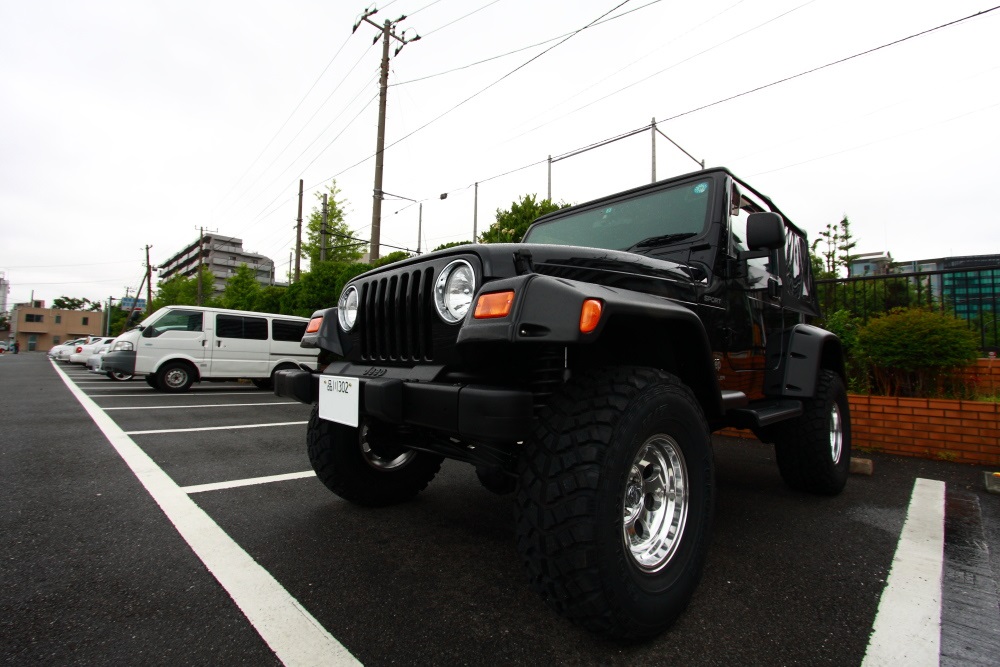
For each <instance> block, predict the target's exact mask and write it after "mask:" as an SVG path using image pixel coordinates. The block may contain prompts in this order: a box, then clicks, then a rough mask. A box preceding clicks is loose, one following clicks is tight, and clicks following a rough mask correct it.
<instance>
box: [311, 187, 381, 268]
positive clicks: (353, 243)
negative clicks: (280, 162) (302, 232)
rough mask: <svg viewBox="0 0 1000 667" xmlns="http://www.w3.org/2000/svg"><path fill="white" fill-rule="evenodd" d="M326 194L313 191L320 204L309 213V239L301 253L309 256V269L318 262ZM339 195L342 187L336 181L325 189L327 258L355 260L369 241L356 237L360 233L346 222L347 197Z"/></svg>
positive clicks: (340, 260)
mask: <svg viewBox="0 0 1000 667" xmlns="http://www.w3.org/2000/svg"><path fill="white" fill-rule="evenodd" d="M323 194H324V193H323V192H316V193H314V196H315V197H316V200H317V202H318V203H317V206H314V207H313V210H312V213H311V214H310V215H309V220H308V223H307V224H306V240H305V243H303V244H302V254H303V255H305V256H307V257H308V258H309V266H310V268H311V267H314V266H316V265H317V264H319V257H320V248H321V238H320V232H321V229H322V226H323ZM339 194H340V188H338V187H337V181H336V180H333V181H331V182H330V185H329V186H327V189H326V195H327V205H326V208H327V213H326V261H328V262H356V261H357V260H359V259H361V257H362V255H364V251H365V248H366V247H367V245H368V243H367V242H366V241H358V240H356V239H355V238H353V237H355V236H357V234H355V233H354V232H352V231H351V229H350V227H348V226H347V223H346V222H345V221H344V214H345V210H344V209H345V207H346V206H347V200H346V199H340V200H338V199H337V195H339Z"/></svg>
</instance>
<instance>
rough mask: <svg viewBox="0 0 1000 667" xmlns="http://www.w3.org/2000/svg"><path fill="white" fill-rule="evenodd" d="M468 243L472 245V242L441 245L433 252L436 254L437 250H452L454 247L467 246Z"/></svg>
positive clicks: (453, 242)
mask: <svg viewBox="0 0 1000 667" xmlns="http://www.w3.org/2000/svg"><path fill="white" fill-rule="evenodd" d="M483 234H484V235H485V234H486V232H483ZM470 243H472V241H452V242H451V243H442V244H441V245H439V246H438V247H436V248H434V252H437V251H438V250H447V249H448V248H454V247H455V246H460V245H469V244H470Z"/></svg>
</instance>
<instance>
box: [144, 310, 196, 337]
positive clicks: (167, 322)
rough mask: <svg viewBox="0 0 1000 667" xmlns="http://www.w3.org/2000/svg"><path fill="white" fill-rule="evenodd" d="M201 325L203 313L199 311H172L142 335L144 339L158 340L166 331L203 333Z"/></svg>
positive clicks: (158, 319)
mask: <svg viewBox="0 0 1000 667" xmlns="http://www.w3.org/2000/svg"><path fill="white" fill-rule="evenodd" d="M201 324H202V313H200V312H199V311H196V310H172V311H170V312H169V313H167V314H165V315H164V316H163V317H160V318H157V320H156V321H155V322H153V324H152V325H151V326H148V327H146V328H145V329H144V330H143V332H142V335H143V337H144V338H156V337H157V336H159V335H160V334H162V333H164V332H166V331H201Z"/></svg>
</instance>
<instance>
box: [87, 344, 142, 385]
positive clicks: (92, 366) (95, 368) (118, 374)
mask: <svg viewBox="0 0 1000 667" xmlns="http://www.w3.org/2000/svg"><path fill="white" fill-rule="evenodd" d="M116 340H118V339H117V338H115V339H114V340H107V341H104V343H102V344H101V346H100V347H99V348H97V351H96V352H94V354H92V355H90V358H89V359H87V368H88V369H89V370H90V371H91V372H92V373H100V374H101V375H107V376H108V377H109V378H111V379H112V380H118V381H119V382H124V381H126V380H131V379H132V378H133V377H135V376H134V375H133V374H131V373H123V372H122V371H106V370H104V363H103V362H104V355H106V354H107V353H108V352H109V351H110V350H111V345H112V344H114V342H115V341H116Z"/></svg>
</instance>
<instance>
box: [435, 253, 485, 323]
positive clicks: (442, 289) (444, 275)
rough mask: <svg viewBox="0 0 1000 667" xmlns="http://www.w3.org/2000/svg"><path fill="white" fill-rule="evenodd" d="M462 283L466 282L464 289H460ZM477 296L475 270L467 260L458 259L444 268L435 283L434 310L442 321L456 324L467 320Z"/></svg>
mask: <svg viewBox="0 0 1000 667" xmlns="http://www.w3.org/2000/svg"><path fill="white" fill-rule="evenodd" d="M460 281H464V282H465V287H464V289H458V283H459V282H460ZM475 295H476V272H475V270H474V269H473V268H472V265H471V264H469V262H467V261H466V260H464V259H456V260H455V261H453V262H451V263H450V264H448V265H447V266H446V267H444V270H442V271H441V273H440V275H438V279H437V281H436V282H435V283H434V308H435V309H436V310H437V313H438V316H439V317H440V318H441V319H442V320H444V321H445V322H447V323H448V324H455V323H457V322H461V321H462V320H463V319H465V316H466V315H467V314H468V312H469V310H470V309H471V308H472V300H473V299H474V298H475Z"/></svg>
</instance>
